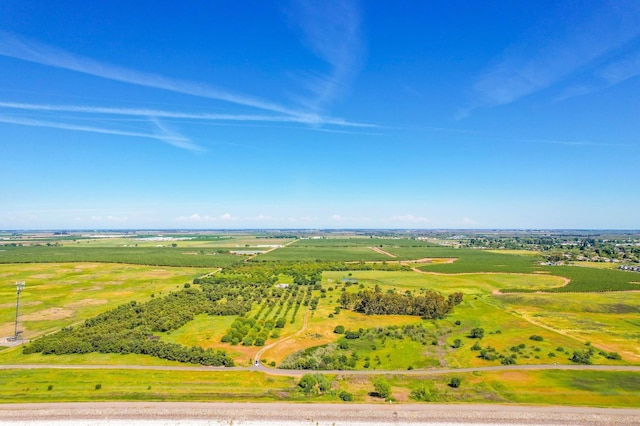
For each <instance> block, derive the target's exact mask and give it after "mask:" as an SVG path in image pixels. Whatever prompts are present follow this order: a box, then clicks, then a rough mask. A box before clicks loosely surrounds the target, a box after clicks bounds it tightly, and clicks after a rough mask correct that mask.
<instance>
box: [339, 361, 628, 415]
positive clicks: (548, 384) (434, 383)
mask: <svg viewBox="0 0 640 426" xmlns="http://www.w3.org/2000/svg"><path fill="white" fill-rule="evenodd" d="M453 377H457V378H459V379H460V386H459V387H458V388H451V387H450V386H448V383H449V382H450V381H451V378H453ZM341 379H342V381H343V382H344V383H341V384H342V385H343V386H345V387H346V388H349V389H351V390H352V391H353V393H354V396H355V399H356V400H359V401H361V400H364V401H367V402H374V401H375V400H376V399H377V400H379V398H373V397H371V396H370V395H368V393H369V392H371V388H372V384H371V382H372V381H373V380H375V379H374V378H373V377H366V378H365V377H343V378H341ZM387 379H388V381H389V383H390V384H391V397H392V398H393V399H395V400H396V401H398V402H415V399H414V398H412V397H411V393H412V392H413V391H416V390H419V389H421V388H426V389H427V393H426V394H427V395H430V401H429V402H458V403H462V402H466V403H505V404H506V403H517V404H543V405H569V406H580V405H586V406H599V407H631V408H637V407H638V406H639V405H640V373H635V372H622V371H563V370H536V371H526V370H519V371H495V372H476V373H462V374H459V373H454V374H442V375H425V376H424V377H415V376H395V377H391V378H389V377H387ZM558 395H562V397H561V398H559V397H558Z"/></svg>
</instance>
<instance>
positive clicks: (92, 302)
mask: <svg viewBox="0 0 640 426" xmlns="http://www.w3.org/2000/svg"><path fill="white" fill-rule="evenodd" d="M105 303H108V300H106V299H82V300H78V301H76V302H71V303H67V306H68V307H70V308H82V307H83V306H96V305H104V304H105Z"/></svg>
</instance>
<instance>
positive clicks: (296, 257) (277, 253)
mask: <svg viewBox="0 0 640 426" xmlns="http://www.w3.org/2000/svg"><path fill="white" fill-rule="evenodd" d="M256 260H259V261H261V260H265V261H298V262H309V261H311V262H313V261H316V260H321V261H345V262H358V261H364V262H368V261H385V260H391V258H390V257H389V256H387V255H384V254H380V253H376V252H375V251H373V250H372V249H370V248H369V247H362V246H355V247H351V246H344V247H343V246H331V247H326V246H298V245H297V244H292V245H290V246H287V247H283V248H279V249H277V250H274V251H272V252H269V253H266V254H262V255H259V256H257V257H256Z"/></svg>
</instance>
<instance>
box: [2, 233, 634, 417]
mask: <svg viewBox="0 0 640 426" xmlns="http://www.w3.org/2000/svg"><path fill="white" fill-rule="evenodd" d="M145 237H146V236H138V237H136V238H124V237H123V238H113V239H111V238H110V239H95V238H93V239H77V240H76V241H73V240H70V239H67V238H62V239H60V240H56V239H55V238H52V239H51V240H50V242H51V244H50V245H49V246H47V245H42V244H41V243H42V242H43V241H44V240H42V241H40V242H38V244H41V245H38V246H35V245H30V246H29V245H25V246H16V247H14V246H8V245H5V246H4V247H2V248H1V250H0V277H1V278H2V281H3V282H4V284H3V285H2V286H1V287H0V300H2V301H3V303H2V304H0V337H2V336H10V335H12V334H13V327H14V322H13V321H14V319H15V282H16V281H25V282H26V283H27V287H26V289H25V290H24V291H23V293H22V298H21V316H20V319H21V328H22V329H23V330H24V336H25V337H26V338H27V339H33V338H36V337H37V336H40V335H43V334H45V333H52V332H56V331H58V330H60V329H62V328H64V327H68V326H70V325H76V326H78V325H79V324H82V323H83V321H84V320H87V319H91V318H93V317H95V316H96V315H99V314H102V313H105V312H107V311H109V310H111V309H113V308H115V307H117V306H119V305H123V304H129V302H132V301H136V302H137V303H139V304H144V303H145V302H147V301H151V300H155V301H156V302H159V303H163V302H162V299H163V298H164V297H165V296H166V295H167V294H169V292H172V291H182V289H183V288H184V287H185V283H191V291H196V293H197V292H200V291H201V289H204V285H205V284H204V283H205V282H206V280H205V281H202V283H203V284H201V285H194V284H193V283H192V281H193V279H194V278H197V277H202V276H204V275H206V274H209V273H213V274H214V275H212V276H211V278H212V279H214V278H215V280H218V279H221V278H224V277H227V278H225V280H227V281H224V280H223V281H220V282H218V281H215V280H214V281H215V282H216V284H215V285H213V286H211V285H212V284H209V285H210V287H209V290H207V291H209V292H210V294H212V295H213V294H216V291H218V290H220V289H222V288H223V287H224V288H225V289H227V290H225V291H226V292H227V293H225V294H226V296H223V298H222V299H220V300H219V301H217V300H218V299H212V300H214V301H216V302H215V303H222V304H223V305H221V306H225V305H224V304H225V303H227V302H229V303H231V302H232V305H230V306H235V305H233V303H242V301H243V300H245V301H247V300H251V304H250V307H249V308H247V310H246V311H243V312H244V313H240V314H226V315H217V314H216V315H210V314H208V313H202V312H203V311H198V312H199V313H197V315H195V316H194V317H193V319H190V320H187V322H186V323H181V324H184V325H180V326H179V327H178V328H170V329H168V331H155V332H153V336H149V338H153V339H159V340H160V341H161V342H164V343H166V344H178V345H182V346H183V347H185V348H189V347H200V348H204V349H209V348H210V349H213V350H219V349H221V350H223V351H225V352H226V353H227V354H228V355H229V356H230V357H232V358H233V360H234V362H235V365H238V366H248V365H251V364H252V360H253V357H254V356H256V354H257V353H258V352H259V351H263V350H264V351H263V352H261V353H262V355H261V359H262V360H263V362H264V363H265V364H268V365H273V366H276V367H278V366H281V365H285V364H286V363H287V362H299V363H300V362H302V363H303V364H304V363H306V362H310V363H311V364H313V363H314V362H316V363H317V364H318V365H320V364H322V363H323V362H324V361H322V360H325V361H327V362H329V360H342V361H340V362H341V363H342V364H340V365H341V367H340V368H341V369H355V370H368V371H372V372H383V371H385V370H394V371H402V370H421V369H429V368H434V367H436V368H438V367H439V368H461V367H484V366H498V365H500V364H501V363H503V364H504V363H506V362H507V361H508V362H509V363H510V364H513V363H515V364H516V365H537V364H558V365H564V364H566V365H574V364H575V362H576V361H575V359H574V355H575V353H581V354H584V353H587V352H588V353H589V362H590V363H593V364H600V365H611V366H615V365H630V364H635V365H637V364H640V349H639V348H640V322H639V321H638V319H637V318H638V317H639V316H640V308H638V306H640V292H637V291H635V292H634V291H627V290H638V289H640V284H638V283H639V282H640V278H639V277H640V274H637V273H634V272H627V271H620V270H616V269H611V268H602V267H600V266H601V264H597V265H593V267H590V265H589V263H586V262H585V263H581V264H580V266H546V265H542V264H541V261H542V258H541V256H540V254H539V253H529V252H523V251H488V250H479V249H458V248H452V247H445V246H436V245H430V244H427V243H425V242H423V241H416V240H413V239H410V238H369V237H352V238H347V237H340V238H322V239H298V240H294V239H286V238H269V237H260V236H256V235H244V234H243V235H237V234H236V235H232V236H201V237H198V236H196V237H194V236H193V235H192V234H189V238H190V239H189V240H179V239H178V240H166V241H161V242H160V241H157V240H147V239H146V238H145ZM174 237H175V238H182V235H181V234H175V235H174ZM172 241H173V242H172ZM32 243H33V242H32ZM59 243H62V246H60V245H59ZM132 244H133V245H132ZM136 244H137V246H136ZM160 244H162V245H164V246H163V247H156V245H160ZM172 244H176V246H175V247H172V246H171V245H172ZM284 244H288V245H287V246H285V247H280V248H275V249H273V248H274V247H266V246H276V245H277V246H281V245H284ZM258 247H260V250H269V249H273V250H272V251H270V252H269V253H266V254H261V255H258V256H256V257H255V258H254V259H252V260H249V261H245V262H243V260H246V256H235V255H230V254H226V251H225V250H245V249H246V250H253V249H257V248H258ZM374 248H375V249H376V250H377V251H376V250H374ZM385 252H386V253H389V254H391V255H392V256H395V257H392V256H390V255H389V254H385ZM420 259H427V260H423V263H411V262H410V261H412V260H420ZM429 259H431V260H429ZM452 259H455V261H452ZM318 261H322V263H320V262H318ZM444 261H446V262H447V263H443V262H444ZM399 262H402V264H399ZM160 265H161V266H160ZM373 267H375V269H376V270H366V269H372V268H373ZM412 267H413V268H415V269H414V270H411V268H412ZM220 268H222V269H220ZM319 268H320V269H319ZM322 268H324V269H322ZM385 268H386V269H388V270H384V269H385ZM252 277H253V278H252ZM253 279H255V280H256V281H255V283H256V284H251V283H252V282H253V281H251V280H253ZM315 280H319V281H317V282H315ZM214 281H212V282H214ZM258 283H259V284H258ZM269 283H270V284H269ZM274 283H286V284H287V286H285V287H283V288H281V289H279V290H278V289H277V288H276V287H275V285H274ZM314 283H315V284H314ZM567 283H568V284H567ZM201 286H202V287H201ZM234 289H235V290H234ZM364 289H370V290H374V289H376V291H378V292H380V293H387V292H391V293H394V294H403V295H408V296H409V297H420V296H421V295H423V294H426V293H427V292H430V291H435V292H437V293H439V294H442V295H443V296H444V297H446V296H448V295H450V294H452V293H454V292H461V293H462V294H463V299H462V302H461V303H460V304H459V305H457V306H455V308H454V309H453V311H452V312H451V313H449V314H447V315H446V316H444V317H443V318H441V319H421V318H420V317H417V316H410V315H365V314H363V313H358V312H353V311H349V310H347V309H344V308H341V302H340V300H341V295H342V293H343V292H347V293H357V292H359V291H362V290H364ZM211 292H212V293H211ZM254 293H255V294H254ZM208 303H212V302H208ZM140 306H144V305H140ZM211 306H214V305H211ZM238 306H241V305H238ZM234 309H235V308H234ZM240 320H242V322H241V323H238V324H240V325H235V324H237V321H240ZM278 320H282V321H283V322H282V324H281V326H279V327H274V324H275V323H276V322H278ZM249 321H250V322H249ZM337 326H343V328H344V329H345V330H346V331H351V332H357V333H358V337H355V338H350V340H349V339H345V335H346V334H342V333H335V332H334V330H335V329H336V327H337ZM234 327H236V328H234ZM240 329H241V330H240ZM477 329H482V331H483V334H482V336H481V337H473V334H474V330H477ZM234 330H235V331H234ZM240 331H241V334H238V336H240V337H239V338H238V339H237V340H236V341H235V342H231V341H230V340H226V341H225V338H226V337H225V336H231V335H233V333H240ZM533 337H535V339H533ZM258 338H262V340H263V342H262V343H258V342H259V340H260V339H258ZM145 339H146V338H145ZM263 345H264V346H263ZM614 355H615V356H614ZM305 357H306V358H305ZM314 359H315V361H313V360H314ZM292 360H293V361H292ZM303 360H304V361H303ZM343 361H345V362H347V361H348V362H347V363H344V362H343ZM331 362H333V361H331ZM0 364H68V365H73V364H94V365H104V364H109V365H148V366H175V365H182V364H180V363H179V362H177V361H169V360H165V359H159V358H154V357H151V356H149V355H142V354H137V355H136V354H128V355H121V354H118V353H101V354H96V353H88V354H81V355H73V354H65V355H43V354H40V353H33V354H29V355H23V354H22V353H21V348H20V347H17V348H7V347H0ZM311 364H309V365H311ZM33 373H34V372H30V371H11V373H10V374H9V375H7V376H6V377H7V379H6V380H4V381H3V383H6V384H7V386H2V387H0V394H2V392H5V394H7V395H8V394H11V395H12V396H8V397H7V398H4V395H2V396H3V401H7V402H9V401H39V400H41V401H47V400H50V401H63V400H69V401H74V400H83V398H85V396H83V392H85V393H86V392H88V391H87V390H86V389H85V388H86V387H89V388H90V389H92V390H91V392H90V393H88V394H87V395H89V396H88V397H86V398H90V399H92V400H95V399H97V400H112V399H113V400H127V399H131V400H207V399H220V400H234V399H243V400H256V401H257V400H291V401H295V400H301V399H304V398H305V397H304V395H302V394H300V391H299V389H298V388H297V386H296V379H294V378H292V377H288V378H287V377H273V378H272V377H267V376H264V375H261V374H258V373H249V372H235V373H232V372H225V373H222V372H210V373H206V378H207V383H204V381H201V382H196V381H195V380H196V377H197V374H196V373H191V372H189V373H187V372H178V371H163V372H160V371H154V372H153V373H149V372H147V373H148V376H146V377H145V378H144V379H143V378H142V377H138V374H142V373H138V372H136V373H134V372H133V371H126V372H124V371H107V370H99V371H79V370H77V371H74V372H73V377H74V379H73V380H70V381H68V383H67V382H64V381H63V380H62V379H61V377H62V375H63V374H64V373H63V372H60V371H54V370H44V371H43V373H44V374H43V379H42V380H41V381H39V382H35V380H36V379H35V377H36V376H35V374H33ZM201 374H204V373H201ZM234 374H235V376H234ZM425 374H426V373H425ZM625 374H626V376H625ZM123 375H127V377H131V380H129V379H123V378H122V376H123ZM209 375H211V378H210V377H209ZM213 376H215V378H214V377H213ZM136 377H138V380H137V381H136V380H135V378H136ZM180 377H183V378H184V381H183V382H180V384H178V382H179V380H180ZM202 377H205V376H202ZM234 377H235V378H234ZM240 377H241V378H242V379H239V378H240ZM425 377H426V376H425ZM460 377H461V378H462V380H463V383H465V386H464V387H461V388H460V389H453V388H450V387H449V386H447V384H446V382H443V381H442V379H441V378H425V380H423V381H420V380H418V379H417V378H416V377H413V376H394V377H389V381H390V382H391V384H392V388H393V394H394V399H396V400H398V401H414V400H415V398H414V397H412V396H411V395H412V393H415V391H416V389H417V388H419V387H420V386H422V385H421V383H427V382H429V381H432V382H433V383H432V384H430V385H429V386H430V387H429V388H428V389H426V390H425V389H424V386H423V387H422V388H420V389H421V392H422V393H421V394H420V395H422V396H423V397H424V395H425V394H429V395H432V397H433V400H434V401H442V402H459V401H465V402H480V401H484V399H483V398H485V397H486V399H487V400H490V401H491V400H493V401H496V402H517V403H534V404H538V403H540V404H545V403H549V401H550V400H549V396H548V395H549V394H553V392H563V394H566V395H567V402H566V403H568V404H578V405H596V406H599V405H602V406H633V404H634V402H638V397H637V395H638V393H637V391H638V389H637V387H638V375H637V374H635V373H624V374H623V373H615V372H595V371H589V372H587V371H572V372H564V371H526V372H525V371H512V372H509V373H497V372H496V373H488V372H484V373H475V374H471V373H465V374H462V375H460ZM625 377H626V378H625ZM232 379H233V380H232ZM145 380H146V381H145ZM333 380H334V384H333V389H334V390H335V391H336V392H337V391H338V390H340V389H342V390H348V391H349V392H351V393H352V394H353V395H354V398H355V400H356V401H362V402H365V401H369V402H370V401H376V399H375V398H373V397H371V396H370V395H369V393H370V392H371V379H370V378H356V377H348V376H344V377H342V376H338V377H335V378H334V379H333ZM603 380H610V381H611V383H612V385H611V387H610V389H607V387H606V386H605V385H604V384H603V383H602V381H603ZM147 382H148V383H147ZM245 382H246V383H245ZM95 384H101V385H102V386H101V387H102V389H94V387H95ZM49 386H53V388H52V390H48V388H49ZM189 387H191V388H192V389H193V392H191V393H189V392H188V391H187V389H188V388H189ZM172 388H175V390H174V391H172V390H171V389H172ZM54 390H56V391H57V392H54ZM550 390H551V391H550ZM11 391H14V392H13V393H11ZM336 392H333V393H331V392H330V393H325V394H324V395H322V396H319V397H317V400H322V401H339V398H338V397H337V393H336ZM425 392H426V393H425ZM634 392H635V394H634ZM634 398H635V399H634ZM563 403H565V401H563ZM636 405H637V404H636Z"/></svg>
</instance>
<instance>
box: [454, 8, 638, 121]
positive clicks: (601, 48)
mask: <svg viewBox="0 0 640 426" xmlns="http://www.w3.org/2000/svg"><path fill="white" fill-rule="evenodd" d="M578 9H579V10H578ZM558 13H566V15H563V16H562V17H558V16H556V17H555V19H550V20H549V22H547V23H546V24H541V25H540V26H539V27H537V28H534V29H533V30H532V31H531V32H530V33H529V34H528V35H527V36H525V37H523V39H522V40H520V41H517V42H515V43H514V44H512V45H511V46H509V47H508V48H507V49H505V50H504V52H503V53H502V55H501V57H500V58H498V59H497V60H496V62H495V63H494V64H493V65H491V66H489V67H488V68H487V69H486V70H485V71H484V72H483V73H482V75H480V76H479V77H478V79H477V80H476V82H475V84H474V86H473V90H474V93H475V97H476V98H475V99H474V101H473V102H472V103H471V106H470V107H468V108H466V109H464V110H462V111H461V112H460V114H459V118H462V117H464V116H465V115H467V114H468V113H469V112H470V111H472V110H474V109H476V108H478V107H491V106H498V105H505V104H509V103H512V102H515V101H517V100H519V99H521V98H523V97H525V96H528V95H531V94H533V93H536V92H539V91H542V90H544V89H547V88H550V87H551V86H554V85H556V84H559V83H563V84H566V83H567V80H569V79H571V78H572V77H575V76H576V75H578V74H582V73H584V72H587V71H588V70H590V69H593V68H594V67H596V68H597V67H601V66H602V63H603V62H604V63H605V64H606V63H609V62H611V61H612V57H614V58H615V56H616V54H617V53H618V52H619V51H620V50H622V49H623V48H624V46H625V45H627V44H628V43H630V42H631V41H633V40H634V39H635V38H637V37H638V36H639V35H640V26H638V22H640V3H638V2H634V1H623V2H620V1H613V0H609V1H604V2H602V3H600V4H598V5H593V6H592V7H590V8H589V9H587V10H582V8H579V7H576V8H574V9H571V10H565V9H562V10H561V11H560V12H558ZM559 23H562V25H559ZM638 67H639V64H637V60H630V61H629V62H627V63H625V64H622V65H620V67H613V68H615V69H610V70H609V72H608V73H606V74H607V75H609V76H610V79H611V81H614V80H615V79H617V81H618V82H619V81H622V80H623V79H625V78H629V77H628V76H629V75H630V74H631V75H637V70H638ZM605 69H606V68H605ZM573 90H574V91H575V93H576V94H585V93H588V92H590V91H591V90H592V88H590V87H589V86H584V87H582V88H581V89H580V90H578V89H573ZM565 98H566V97H565Z"/></svg>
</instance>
